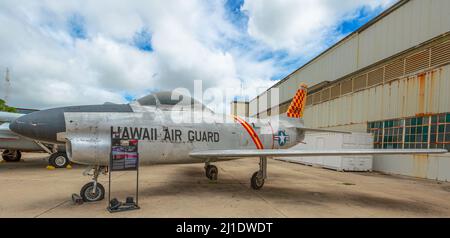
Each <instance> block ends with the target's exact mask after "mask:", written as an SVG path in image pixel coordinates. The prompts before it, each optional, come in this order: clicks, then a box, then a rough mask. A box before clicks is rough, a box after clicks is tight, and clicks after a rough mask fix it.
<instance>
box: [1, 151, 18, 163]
mask: <svg viewBox="0 0 450 238" xmlns="http://www.w3.org/2000/svg"><path fill="white" fill-rule="evenodd" d="M2 158H3V160H4V161H6V162H19V161H20V158H22V153H21V152H20V151H19V150H5V151H3V153H2Z"/></svg>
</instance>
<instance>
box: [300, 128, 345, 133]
mask: <svg viewBox="0 0 450 238" xmlns="http://www.w3.org/2000/svg"><path fill="white" fill-rule="evenodd" d="M297 129H298V130H301V131H306V132H308V131H310V132H332V133H338V134H352V133H351V132H349V131H336V130H327V129H313V128H306V127H297Z"/></svg>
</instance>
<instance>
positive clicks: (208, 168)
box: [205, 164, 219, 181]
mask: <svg viewBox="0 0 450 238" xmlns="http://www.w3.org/2000/svg"><path fill="white" fill-rule="evenodd" d="M205 175H206V177H207V178H208V179H209V180H212V181H216V180H217V176H218V175H219V170H218V169H217V167H216V166H214V165H210V164H206V165H205Z"/></svg>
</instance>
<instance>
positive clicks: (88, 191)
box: [80, 166, 107, 202]
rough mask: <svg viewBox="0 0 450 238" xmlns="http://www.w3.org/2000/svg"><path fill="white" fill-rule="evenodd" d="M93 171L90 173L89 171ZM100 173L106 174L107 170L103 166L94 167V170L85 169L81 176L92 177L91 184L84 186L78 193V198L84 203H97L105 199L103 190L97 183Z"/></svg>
mask: <svg viewBox="0 0 450 238" xmlns="http://www.w3.org/2000/svg"><path fill="white" fill-rule="evenodd" d="M91 170H93V172H92V173H90V171H91ZM100 173H103V174H106V173H107V169H106V167H105V166H95V167H94V168H89V169H87V170H86V171H85V172H84V173H83V174H84V175H90V176H93V178H92V180H93V181H92V182H89V183H87V184H85V185H84V186H83V187H82V188H81V191H80V196H81V197H82V198H83V201H85V202H97V201H100V200H103V199H104V198H105V188H104V187H103V185H102V184H101V183H99V182H97V179H98V176H99V175H100Z"/></svg>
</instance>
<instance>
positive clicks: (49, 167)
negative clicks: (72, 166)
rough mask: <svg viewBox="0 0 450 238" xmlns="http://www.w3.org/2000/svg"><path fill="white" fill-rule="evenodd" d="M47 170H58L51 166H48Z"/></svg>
mask: <svg viewBox="0 0 450 238" xmlns="http://www.w3.org/2000/svg"><path fill="white" fill-rule="evenodd" d="M47 169H48V170H54V169H56V168H55V167H53V166H51V165H47Z"/></svg>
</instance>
